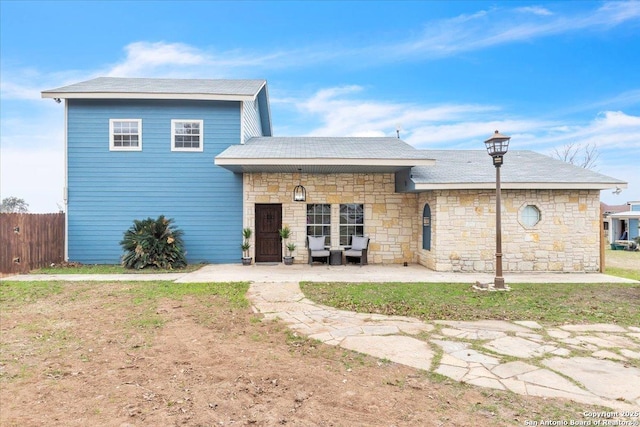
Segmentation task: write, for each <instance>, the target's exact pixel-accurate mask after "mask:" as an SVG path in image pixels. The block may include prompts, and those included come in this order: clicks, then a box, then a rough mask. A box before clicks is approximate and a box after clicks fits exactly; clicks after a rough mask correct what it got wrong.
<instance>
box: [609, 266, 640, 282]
mask: <svg viewBox="0 0 640 427" xmlns="http://www.w3.org/2000/svg"><path fill="white" fill-rule="evenodd" d="M604 272H605V274H609V275H611V276H616V277H624V278H625V279H632V280H638V281H640V270H630V269H627V268H618V267H606V268H605V270H604Z"/></svg>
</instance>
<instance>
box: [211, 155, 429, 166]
mask: <svg viewBox="0 0 640 427" xmlns="http://www.w3.org/2000/svg"><path fill="white" fill-rule="evenodd" d="M215 164H216V165H218V166H239V165H240V166H270V165H294V166H295V165H301V166H305V165H309V166H320V165H340V166H402V167H412V166H432V165H434V164H435V160H433V159H367V158H348V157H346V158H345V157H341V158H323V157H315V158H289V157H287V158H283V157H279V158H278V157H269V158H254V159H252V158H229V157H216V158H215Z"/></svg>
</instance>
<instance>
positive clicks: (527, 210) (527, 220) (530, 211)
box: [520, 205, 540, 227]
mask: <svg viewBox="0 0 640 427" xmlns="http://www.w3.org/2000/svg"><path fill="white" fill-rule="evenodd" d="M520 222H521V223H522V225H524V226H525V227H534V226H535V225H536V224H537V223H539V222H540V209H538V208H537V207H535V206H533V205H527V206H525V207H524V208H523V209H522V211H521V212H520Z"/></svg>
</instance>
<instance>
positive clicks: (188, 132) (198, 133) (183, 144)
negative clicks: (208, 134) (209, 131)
mask: <svg viewBox="0 0 640 427" xmlns="http://www.w3.org/2000/svg"><path fill="white" fill-rule="evenodd" d="M203 142H204V129H203V122H202V120H171V151H203V148H204V147H203Z"/></svg>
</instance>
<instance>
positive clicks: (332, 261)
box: [329, 249, 342, 265]
mask: <svg viewBox="0 0 640 427" xmlns="http://www.w3.org/2000/svg"><path fill="white" fill-rule="evenodd" d="M329 265H342V249H331V250H329Z"/></svg>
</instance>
